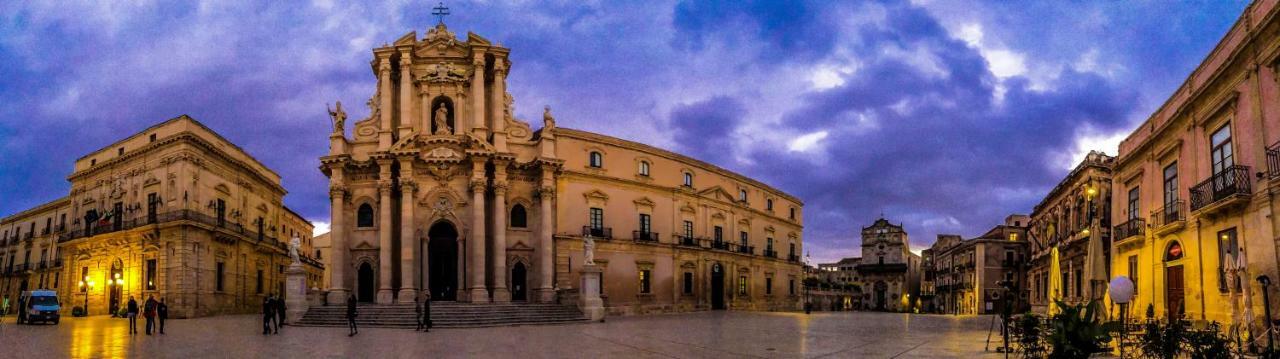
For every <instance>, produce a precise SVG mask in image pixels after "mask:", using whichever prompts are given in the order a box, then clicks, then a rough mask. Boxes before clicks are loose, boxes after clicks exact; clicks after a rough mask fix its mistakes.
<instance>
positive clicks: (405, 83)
mask: <svg viewBox="0 0 1280 359" xmlns="http://www.w3.org/2000/svg"><path fill="white" fill-rule="evenodd" d="M509 54H510V50H509V49H507V48H504V47H501V46H499V45H495V44H493V43H491V42H490V41H489V40H487V39H485V38H483V37H480V36H478V35H476V34H473V33H468V34H467V36H466V37H465V39H461V40H460V39H459V38H458V37H457V35H456V34H454V33H453V32H451V31H450V30H449V29H448V28H447V27H446V26H445V25H444V24H443V23H441V24H439V25H437V26H436V27H434V28H433V29H430V30H429V31H428V32H427V34H426V36H425V38H418V36H417V34H416V33H412V32H411V33H409V34H406V35H404V36H403V37H401V38H400V39H399V40H397V41H396V42H395V43H394V44H390V45H386V46H382V47H379V48H376V49H374V50H373V60H372V62H371V67H372V72H373V74H374V76H375V77H376V78H377V81H378V86H377V90H376V92H375V94H374V95H373V96H372V98H371V99H370V100H369V101H368V102H367V103H366V104H367V105H368V107H369V116H368V117H367V118H364V119H361V120H358V121H356V122H355V123H354V126H353V127H354V128H353V129H352V131H351V132H352V133H351V136H350V137H349V136H347V133H346V130H345V128H344V124H345V122H346V119H347V115H346V112H345V110H343V109H342V108H341V105H338V106H337V107H335V108H333V109H332V110H330V116H331V118H332V119H333V121H334V128H333V132H332V134H331V135H330V136H329V137H330V138H329V141H330V152H329V153H328V154H327V155H326V156H323V157H321V158H320V162H321V166H320V169H321V171H322V172H323V173H324V174H325V175H326V176H328V177H329V182H330V191H329V194H330V200H331V201H332V203H331V206H332V207H331V208H332V231H331V232H330V235H329V236H328V238H327V239H328V240H329V243H328V245H329V248H330V249H328V250H327V251H329V252H330V253H331V254H330V255H328V256H326V257H325V258H326V262H327V263H329V264H330V265H328V266H327V267H326V270H327V273H326V276H327V277H328V278H329V281H328V283H327V284H328V288H327V291H328V294H327V302H328V303H331V304H332V303H341V302H343V301H345V299H346V298H347V297H348V296H355V297H356V298H357V299H358V300H361V301H368V302H376V303H384V304H385V303H406V302H413V301H414V300H415V299H416V298H418V297H419V296H420V295H421V294H422V293H424V292H425V293H430V294H431V296H432V299H433V300H450V301H462V302H471V303H506V302H513V301H515V302H520V301H524V302H540V303H555V302H563V303H570V302H572V299H573V298H576V296H577V290H578V287H579V284H578V280H579V277H578V270H579V269H581V267H582V264H583V263H584V246H586V243H591V244H592V245H591V247H593V253H594V262H595V264H596V265H597V266H598V267H600V268H602V269H603V271H604V272H603V276H602V279H601V283H600V285H601V288H603V299H604V302H605V306H606V308H607V309H608V310H609V311H610V312H613V313H615V314H626V313H639V312H658V311H684V310H699V309H721V308H735V309H737V308H741V309H758V310H794V309H796V308H798V306H799V303H800V291H799V286H800V283H799V281H800V279H802V278H801V276H802V265H801V263H800V260H799V258H800V257H799V253H800V252H801V250H802V247H801V238H800V234H801V230H802V224H801V223H802V222H801V207H802V203H801V201H800V200H799V199H797V198H795V197H793V196H791V195H788V194H786V193H783V192H781V191H779V190H777V189H774V188H772V187H769V186H768V185H766V184H763V183H761V182H759V181H756V180H753V179H751V178H747V177H745V176H742V175H739V174H736V173H732V172H729V171H727V170H724V169H722V168H719V167H717V166H715V165H712V164H709V163H706V162H702V161H699V160H696V159H693V158H689V157H686V156H683V155H680V154H677V153H673V152H670V151H666V150H663V149H659V148H655V147H652V146H648V145H644V144H640V143H636V142H631V141H626V140H622V139H618V138H613V137H609V136H604V135H600V134H595V133H590V132H585V131H579V130H572V129H568V128H562V127H557V126H556V122H555V118H554V117H553V116H552V114H551V110H550V108H546V109H544V114H543V121H542V122H543V123H542V127H541V128H540V129H538V130H536V131H535V130H533V129H532V128H531V126H530V125H529V124H528V123H526V122H524V121H522V120H519V119H516V118H515V117H513V100H512V97H511V95H510V94H509V93H507V91H506V76H507V73H508V70H509V69H510V68H511V61H510V60H509V58H508V55H509ZM584 239H589V240H584Z"/></svg>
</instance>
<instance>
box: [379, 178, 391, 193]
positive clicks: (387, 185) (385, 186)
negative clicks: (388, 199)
mask: <svg viewBox="0 0 1280 359" xmlns="http://www.w3.org/2000/svg"><path fill="white" fill-rule="evenodd" d="M378 192H381V193H389V192H391V180H378Z"/></svg>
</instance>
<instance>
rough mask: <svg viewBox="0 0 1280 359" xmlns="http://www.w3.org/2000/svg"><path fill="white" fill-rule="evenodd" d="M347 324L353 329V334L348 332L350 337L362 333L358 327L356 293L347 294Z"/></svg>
mask: <svg viewBox="0 0 1280 359" xmlns="http://www.w3.org/2000/svg"><path fill="white" fill-rule="evenodd" d="M347 326H348V327H350V329H351V334H347V336H348V337H354V336H355V335H356V334H360V329H359V328H356V296H355V294H352V295H350V296H347Z"/></svg>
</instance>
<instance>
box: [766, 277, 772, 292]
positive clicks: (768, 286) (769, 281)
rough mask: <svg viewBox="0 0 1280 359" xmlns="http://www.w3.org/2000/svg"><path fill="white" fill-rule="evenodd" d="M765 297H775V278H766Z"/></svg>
mask: <svg viewBox="0 0 1280 359" xmlns="http://www.w3.org/2000/svg"><path fill="white" fill-rule="evenodd" d="M764 295H773V277H764Z"/></svg>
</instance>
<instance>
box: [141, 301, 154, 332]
mask: <svg viewBox="0 0 1280 359" xmlns="http://www.w3.org/2000/svg"><path fill="white" fill-rule="evenodd" d="M142 317H143V318H145V319H146V320H147V329H146V332H147V335H151V333H152V332H154V331H155V330H156V297H155V296H153V295H151V296H147V301H146V302H143V303H142Z"/></svg>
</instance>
